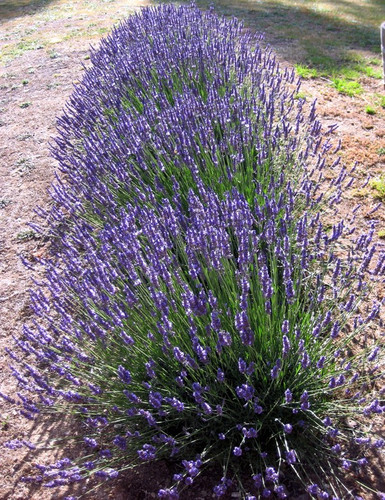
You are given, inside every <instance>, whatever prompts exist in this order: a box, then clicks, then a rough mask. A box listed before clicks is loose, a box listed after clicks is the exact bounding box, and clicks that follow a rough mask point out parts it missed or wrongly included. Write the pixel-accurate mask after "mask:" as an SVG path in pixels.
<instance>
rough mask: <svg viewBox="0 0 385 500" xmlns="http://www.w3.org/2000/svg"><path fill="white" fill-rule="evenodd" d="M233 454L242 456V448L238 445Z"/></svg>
mask: <svg viewBox="0 0 385 500" xmlns="http://www.w3.org/2000/svg"><path fill="white" fill-rule="evenodd" d="M233 455H235V456H236V457H240V456H241V455H242V448H240V447H239V446H236V447H235V448H234V449H233Z"/></svg>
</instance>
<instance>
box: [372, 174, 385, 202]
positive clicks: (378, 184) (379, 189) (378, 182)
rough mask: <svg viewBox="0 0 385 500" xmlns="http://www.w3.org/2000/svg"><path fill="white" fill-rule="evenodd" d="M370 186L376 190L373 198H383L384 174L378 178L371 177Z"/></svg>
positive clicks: (384, 193)
mask: <svg viewBox="0 0 385 500" xmlns="http://www.w3.org/2000/svg"><path fill="white" fill-rule="evenodd" d="M370 185H371V187H372V188H373V189H375V190H376V194H375V198H379V199H380V200H385V176H381V177H379V178H378V179H373V180H372V181H371V183H370Z"/></svg>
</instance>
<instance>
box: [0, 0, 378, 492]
mask: <svg viewBox="0 0 385 500" xmlns="http://www.w3.org/2000/svg"><path fill="white" fill-rule="evenodd" d="M260 41H261V40H260V38H259V37H256V36H254V35H251V34H250V33H245V32H244V30H243V27H242V25H241V23H239V22H238V21H236V20H230V21H229V20H225V19H222V18H219V17H218V16H216V15H215V14H214V13H212V12H211V11H210V12H207V13H203V12H201V11H200V10H198V9H197V8H195V7H174V6H161V7H158V8H148V9H143V10H142V11H141V13H140V14H137V15H135V16H132V17H130V18H129V19H128V20H127V21H125V22H123V23H122V24H121V25H120V26H119V27H118V28H116V29H115V30H114V31H113V32H112V34H111V35H110V36H109V37H108V38H107V39H105V40H103V41H102V42H101V45H100V48H99V49H98V50H96V51H95V50H94V51H93V52H92V55H91V61H92V67H91V68H90V69H88V70H87V71H86V73H85V76H84V79H83V81H82V83H81V84H79V85H78V86H77V87H76V89H75V91H74V94H73V95H72V97H71V99H70V101H69V103H68V105H67V109H66V112H65V114H64V116H63V117H62V118H60V120H59V125H58V128H59V137H58V138H57V140H56V145H55V146H54V148H53V149H54V156H55V158H56V159H57V160H58V162H59V165H60V171H61V175H60V177H58V179H57V182H56V183H55V185H54V186H53V190H52V198H53V200H54V204H53V208H52V210H51V211H50V213H49V214H42V215H44V216H45V217H48V220H49V223H50V229H51V240H52V247H53V249H54V252H53V254H52V257H51V258H50V259H47V260H45V261H44V262H43V264H44V266H45V271H46V274H45V275H46V280H45V282H44V283H43V284H40V286H38V287H35V289H34V290H33V291H32V294H31V296H32V303H33V308H34V312H35V318H36V320H35V324H34V327H27V326H25V328H24V332H23V336H22V338H20V339H19V338H17V339H16V344H17V347H18V349H16V350H15V352H12V351H9V354H10V355H11V357H12V358H13V359H14V360H15V364H14V366H13V373H14V375H15V377H16V378H17V379H18V381H19V384H20V393H18V400H17V401H15V400H14V399H13V398H12V397H10V396H6V395H3V397H5V398H6V399H8V400H9V401H11V402H14V403H15V404H18V405H19V406H20V412H21V413H22V414H23V415H25V416H26V417H27V418H31V419H34V418H36V417H37V415H38V414H39V413H40V412H47V411H48V412H58V414H59V415H60V414H61V413H63V412H65V413H67V412H72V413H74V414H76V415H79V416H80V418H81V419H82V422H83V430H84V439H83V444H84V456H81V457H79V458H78V459H77V460H76V461H75V462H73V461H71V460H69V459H63V460H61V461H60V462H58V463H56V464H52V465H50V466H45V465H38V466H37V467H38V469H39V472H38V474H37V475H36V477H34V478H27V479H28V480H35V481H38V482H41V483H42V484H43V485H44V486H46V487H55V486H61V485H64V484H69V483H71V482H75V481H80V480H82V479H84V478H86V477H89V476H90V475H94V476H95V477H99V478H113V477H116V476H117V475H118V473H119V471H122V470H124V469H126V468H129V467H133V466H135V465H138V464H140V463H142V462H143V461H152V460H157V459H160V458H169V459H172V460H174V461H176V462H177V463H179V464H180V470H179V472H178V473H176V474H175V475H174V477H173V478H170V480H169V481H167V480H166V484H165V486H164V489H161V490H160V491H159V493H158V496H159V497H160V498H178V497H179V495H180V494H181V495H182V498H183V493H181V492H183V491H184V488H186V487H187V486H188V485H190V484H192V483H193V482H194V480H195V478H196V477H197V476H198V475H199V474H200V473H201V472H202V471H203V470H204V469H205V468H207V467H208V466H211V465H220V466H221V467H222V471H223V472H222V477H220V476H219V477H218V484H217V486H215V488H214V493H215V495H216V496H217V497H221V496H223V495H225V494H226V491H227V490H229V488H230V487H231V485H234V484H235V485H236V487H237V488H238V489H239V490H240V491H241V492H242V494H243V495H244V497H245V498H248V499H249V500H252V499H254V498H268V497H274V496H275V497H278V498H286V497H288V496H289V497H290V495H291V497H293V496H292V495H293V493H292V492H291V493H290V489H288V487H289V485H290V484H291V481H292V479H293V477H294V478H297V479H298V478H299V479H300V481H301V484H302V485H303V486H302V487H303V491H305V492H306V491H307V492H308V493H309V495H310V496H311V497H313V498H348V497H352V498H353V497H354V492H351V491H350V490H349V488H348V486H345V484H344V481H343V477H344V476H343V474H341V471H343V470H351V471H354V472H358V471H359V470H360V469H362V468H364V467H366V466H368V464H369V466H370V462H369V459H370V449H371V448H377V449H380V448H382V446H383V443H384V441H383V440H382V439H380V438H376V437H375V436H374V435H373V434H372V433H371V432H370V433H369V429H370V427H369V425H370V421H371V420H372V417H373V416H374V417H375V416H376V415H377V414H380V413H382V412H383V411H384V406H382V403H381V397H382V396H380V394H383V391H382V392H381V385H380V383H381V361H380V351H379V346H376V344H375V342H374V341H373V339H372V336H371V335H369V332H370V331H371V325H372V324H373V321H374V320H375V319H376V317H377V316H378V313H379V308H380V304H379V303H377V302H375V303H373V304H372V305H370V307H369V310H366V309H365V307H364V306H363V299H365V297H367V294H368V289H369V285H368V283H369V282H370V280H371V279H378V277H379V276H381V275H383V273H384V266H385V255H384V254H383V253H378V252H377V253H376V251H375V245H372V236H373V229H372V230H371V231H370V232H369V233H368V234H364V235H361V236H354V227H353V226H352V224H353V219H354V217H352V220H350V221H347V220H341V221H340V222H336V223H334V224H333V225H332V226H330V227H327V226H325V225H324V224H323V221H324V220H327V218H328V217H330V214H333V213H334V211H335V210H336V206H337V205H338V202H339V200H340V198H341V194H342V192H343V189H344V187H345V186H347V185H348V184H350V183H351V182H353V178H352V172H348V171H347V170H346V169H345V168H343V167H341V166H340V165H339V160H340V159H339V157H338V156H337V155H336V153H337V151H338V146H337V147H336V146H335V145H333V142H332V141H331V139H330V137H329V135H330V133H331V132H332V131H333V127H329V129H327V130H326V131H323V130H322V127H321V124H320V123H319V121H318V120H317V118H316V114H315V104H313V105H312V106H309V107H305V103H304V101H303V100H301V99H295V96H296V94H297V92H298V82H296V81H295V78H294V74H293V72H291V71H288V70H281V69H280V68H279V65H278V63H277V62H276V60H275V58H274V56H273V55H272V54H271V52H269V51H267V50H263V49H262V48H261V46H260ZM305 109H306V110H307V111H305ZM325 168H328V171H329V172H331V173H332V175H329V176H328V178H329V180H326V179H324V177H323V170H324V169H325ZM330 178H332V179H331V180H330ZM323 193H325V195H323ZM349 235H353V236H350V238H349ZM342 242H343V244H342ZM366 303H367V301H366ZM353 341H355V342H353ZM23 351H24V353H26V354H27V355H26V356H24V357H22V356H21V355H20V352H23ZM21 445H23V443H22V442H21V441H12V442H10V443H7V446H9V447H17V446H21ZM247 477H249V480H247Z"/></svg>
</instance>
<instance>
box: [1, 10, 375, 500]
mask: <svg viewBox="0 0 385 500" xmlns="http://www.w3.org/2000/svg"><path fill="white" fill-rule="evenodd" d="M21 3H22V2H21ZM24 3H26V2H24ZM96 3H97V2H96ZM48 4H49V2H47V1H46V2H44V5H48ZM56 4H57V6H58V7H57V8H56V7H55V6H56ZM53 5H54V7H55V8H56V11H53V12H56V14H57V13H59V14H60V15H56V16H54V15H52V16H51V17H49V16H48V15H47V16H46V17H44V14H45V11H44V9H43V8H41V9H37V8H36V9H35V8H34V9H32V10H30V9H29V8H28V6H27V7H21V8H20V9H15V10H14V11H12V12H11V15H8V16H7V17H5V19H4V20H3V21H2V24H1V25H0V26H1V39H0V47H2V49H3V50H5V52H7V51H8V52H10V48H9V47H11V49H12V47H16V49H17V47H18V46H19V48H20V43H22V41H23V34H25V33H26V32H27V30H28V28H29V29H30V30H34V31H33V35H32V36H34V37H35V38H34V40H35V39H36V40H40V41H41V42H42V44H43V46H42V47H41V48H38V47H39V45H38V44H37V45H36V44H35V45H34V46H32V47H33V48H29V49H28V50H25V51H24V52H23V50H22V49H20V50H19V52H17V50H16V54H17V55H16V56H14V57H13V55H12V53H11V55H10V56H8V57H7V58H5V59H3V64H2V67H1V75H0V134H1V143H0V158H1V162H0V176H1V181H0V186H1V188H0V220H1V225H0V317H1V326H2V328H1V331H0V369H1V371H0V390H2V391H3V392H6V393H8V394H11V393H13V392H14V391H17V388H16V383H15V380H14V379H13V378H12V377H11V376H10V368H9V363H10V360H9V358H8V357H7V355H6V353H5V352H4V348H5V347H7V346H10V345H11V344H12V336H13V335H18V333H19V332H20V331H21V327H22V324H23V323H25V322H27V323H28V321H29V320H30V315H31V311H30V307H29V295H28V289H29V287H30V286H31V284H32V283H31V278H33V277H36V278H38V277H39V270H37V271H34V272H33V271H28V270H26V269H25V268H24V266H23V265H22V263H21V260H20V256H24V257H25V258H27V259H29V260H34V259H36V257H39V256H40V255H42V254H43V253H44V251H45V242H44V240H43V239H42V238H37V237H36V236H35V235H33V234H32V233H31V232H29V231H30V228H29V226H28V224H29V223H30V222H37V220H38V217H37V216H36V214H35V213H34V210H35V208H36V206H37V205H40V206H47V204H48V203H49V196H48V194H47V190H48V188H49V186H50V184H51V182H52V181H53V179H54V169H55V163H54V161H53V160H52V159H51V157H50V154H49V141H50V139H51V138H52V137H53V136H54V135H55V122H56V117H57V116H58V115H60V113H61V110H62V109H63V107H64V105H65V102H66V100H67V98H68V96H69V95H70V94H71V91H72V89H73V83H74V82H76V81H77V80H79V79H81V76H82V72H83V68H82V64H83V63H85V64H87V53H88V46H89V44H90V43H94V44H95V43H96V42H95V40H96V39H97V38H100V34H101V33H102V30H100V28H108V29H109V28H110V27H111V25H112V20H111V19H112V18H113V15H111V13H110V12H109V8H108V4H107V3H103V2H99V4H98V9H99V10H94V11H92V10H91V11H90V12H91V13H90V12H88V11H87V10H86V9H85V8H84V9H83V11H77V10H76V8H75V9H72V10H70V8H69V7H68V6H66V4H65V3H64V2H56V3H55V2H54V4H53ZM69 5H72V4H69ZM141 5H144V2H142V3H141V2H138V1H137V0H130V1H129V2H121V3H118V4H116V3H115V4H114V9H115V10H114V15H115V18H114V19H117V18H118V17H120V16H121V15H125V14H129V13H130V12H132V11H133V9H135V8H137V7H139V6H141ZM60 6H62V7H63V9H62V10H60V9H59V7H60ZM65 7H66V8H65ZM66 9H67V10H66ZM119 9H120V10H119ZM47 12H48V11H47ZM49 12H51V11H49ZM51 14H52V12H51ZM96 15H97V16H98V17H97V22H96V21H95V25H96V26H97V28H98V29H99V31H97V32H96V34H95V32H92V26H91V25H92V22H91V23H90V20H91V21H92V20H93V19H94V18H93V17H92V16H94V17H95V19H96ZM86 23H88V24H86ZM89 26H91V28H90V27H89ZM95 29H96V28H95ZM76 30H78V33H77V34H76ZM74 32H75V34H73V33H74ZM20 33H21V35H20ZM79 33H80V35H79ZM20 40H21V41H20ZM36 43H37V42H36ZM4 47H5V48H4ZM275 48H276V50H277V52H278V54H281V59H282V64H283V65H285V61H284V59H283V55H282V54H284V50H282V51H280V47H279V46H278V47H275ZM20 52H21V53H20ZM362 84H363V86H364V90H365V92H367V93H373V92H381V91H382V82H381V81H379V80H374V79H371V78H367V79H365V80H363V81H362ZM302 92H303V93H304V94H305V95H306V96H308V97H309V98H317V100H318V114H319V116H320V117H321V118H322V121H323V122H324V123H325V125H326V126H327V125H329V124H331V123H338V125H339V129H338V131H337V132H336V135H337V136H338V137H340V138H341V140H342V144H343V147H342V158H343V160H344V161H345V163H346V164H347V166H351V165H352V164H353V162H354V161H358V162H359V166H358V170H357V174H358V182H357V185H356V186H353V187H352V189H350V190H349V192H347V193H346V194H345V199H344V202H343V205H342V212H343V213H346V214H349V213H350V211H351V210H352V208H353V206H356V205H357V203H362V208H361V210H360V212H359V214H358V217H357V225H358V226H359V227H360V228H365V227H367V226H368V224H369V223H370V221H371V220H372V216H370V215H369V216H368V213H369V212H370V211H371V209H372V208H373V207H374V206H375V205H376V204H377V203H378V200H376V199H375V197H376V195H377V192H376V191H375V190H374V189H372V188H370V184H369V185H368V186H369V187H366V188H364V189H359V185H360V184H362V183H363V182H364V178H365V177H366V175H367V174H370V175H372V177H374V178H376V177H378V176H380V175H381V174H383V173H384V166H385V164H384V160H385V155H381V154H380V153H379V151H381V148H384V147H385V123H384V113H378V114H376V115H374V116H369V115H367V114H365V112H364V111H363V109H364V105H365V99H364V96H365V94H364V96H363V97H362V96H361V97H356V98H351V97H347V96H343V95H341V94H339V93H338V92H337V91H336V90H334V89H332V88H331V87H330V86H328V85H325V83H324V82H323V81H321V80H316V81H306V82H304V84H303V86H302ZM373 217H374V216H373ZM375 217H376V220H377V230H378V232H380V231H381V230H384V229H385V210H384V208H383V207H381V208H380V209H379V210H378V211H377V212H376V214H375ZM382 241H384V240H380V239H379V240H378V242H379V245H381V244H382ZM377 293H378V296H379V297H381V296H382V294H383V293H384V290H377ZM76 432H77V430H76V426H75V427H74V424H73V423H72V422H71V419H70V418H68V419H67V421H65V422H63V421H59V422H58V421H54V420H50V419H42V421H41V422H39V423H38V424H32V423H30V422H29V421H26V420H25V419H23V418H22V417H20V416H19V414H18V411H17V410H16V409H15V408H13V407H12V405H8V404H4V403H3V402H0V443H2V442H5V441H8V440H11V439H16V438H18V439H21V438H25V439H27V440H28V441H32V442H35V443H41V444H42V446H43V447H42V449H41V450H40V451H39V452H38V454H37V455H36V453H35V452H30V451H28V450H25V449H21V450H15V451H11V450H7V449H2V451H1V453H0V470H1V473H0V499H7V500H27V499H31V500H37V499H39V500H45V499H54V498H56V499H57V498H64V496H65V493H64V491H62V492H60V493H58V492H57V491H55V492H52V491H50V490H48V489H42V488H40V489H39V488H37V487H35V486H31V485H29V484H25V483H21V482H20V477H21V476H23V475H28V473H30V472H31V471H32V464H33V463H34V462H35V461H45V460H47V461H48V462H49V461H53V460H55V458H56V457H62V456H63V454H62V452H61V451H60V449H59V448H58V447H57V446H54V447H52V448H51V449H50V448H45V447H44V446H45V445H44V443H45V442H46V440H47V438H48V439H53V438H55V439H59V438H60V437H65V436H66V435H67V436H72V435H74V434H76ZM71 453H72V454H74V453H76V448H74V449H72V450H70V451H69V454H71ZM379 467H380V465H379ZM169 469H170V466H169V465H167V464H165V463H161V464H158V465H156V466H151V467H150V466H146V467H142V468H141V469H139V470H138V471H135V472H131V473H127V475H126V476H125V477H123V478H122V479H120V480H119V481H117V482H115V483H112V484H109V485H108V486H103V487H101V488H99V489H98V490H95V491H91V492H90V493H87V494H85V496H84V498H87V499H93V498H95V499H104V498H110V499H115V500H120V499H121V500H123V499H126V500H134V499H137V500H139V499H150V498H155V497H156V491H157V490H158V489H159V487H160V486H161V485H162V486H163V485H164V483H163V481H162V480H163V478H166V477H169V476H170V470H169ZM375 475H377V477H372V478H371V479H370V480H371V481H372V483H373V485H374V484H375V483H376V484H378V480H379V479H380V477H379V476H380V472H379V471H378V472H377V473H376V474H375ZM213 484H215V479H211V477H210V474H208V475H206V476H205V477H204V478H202V479H201V480H200V481H198V482H197V484H196V486H194V488H193V489H192V490H191V491H190V492H189V493H188V494H187V493H186V495H185V496H184V497H183V498H185V499H186V500H189V499H191V500H192V499H196V500H199V499H203V500H204V499H208V498H211V497H212V493H211V491H212V486H213ZM382 487H383V485H382ZM81 488H83V489H81V490H80V491H78V493H85V488H89V485H88V486H85V485H84V486H82V487H81ZM229 498H237V494H236V493H233V494H232V495H231V496H229ZM239 498H240V497H239ZM293 498H294V497H293ZM297 498H301V499H302V500H304V499H305V498H306V496H302V497H297ZM365 498H367V499H370V498H375V497H374V496H373V497H372V496H371V495H370V494H367V495H366V497H365Z"/></svg>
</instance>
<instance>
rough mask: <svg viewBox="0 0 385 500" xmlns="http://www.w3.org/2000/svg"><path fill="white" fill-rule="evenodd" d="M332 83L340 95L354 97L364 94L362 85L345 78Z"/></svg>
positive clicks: (334, 79) (333, 80) (334, 80)
mask: <svg viewBox="0 0 385 500" xmlns="http://www.w3.org/2000/svg"><path fill="white" fill-rule="evenodd" d="M332 82H333V87H334V88H335V89H337V91H338V92H339V93H340V94H344V95H348V96H350V97H353V96H356V95H359V94H362V92H363V88H362V86H361V84H360V83H359V82H356V81H354V80H347V79H345V78H333V79H332Z"/></svg>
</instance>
